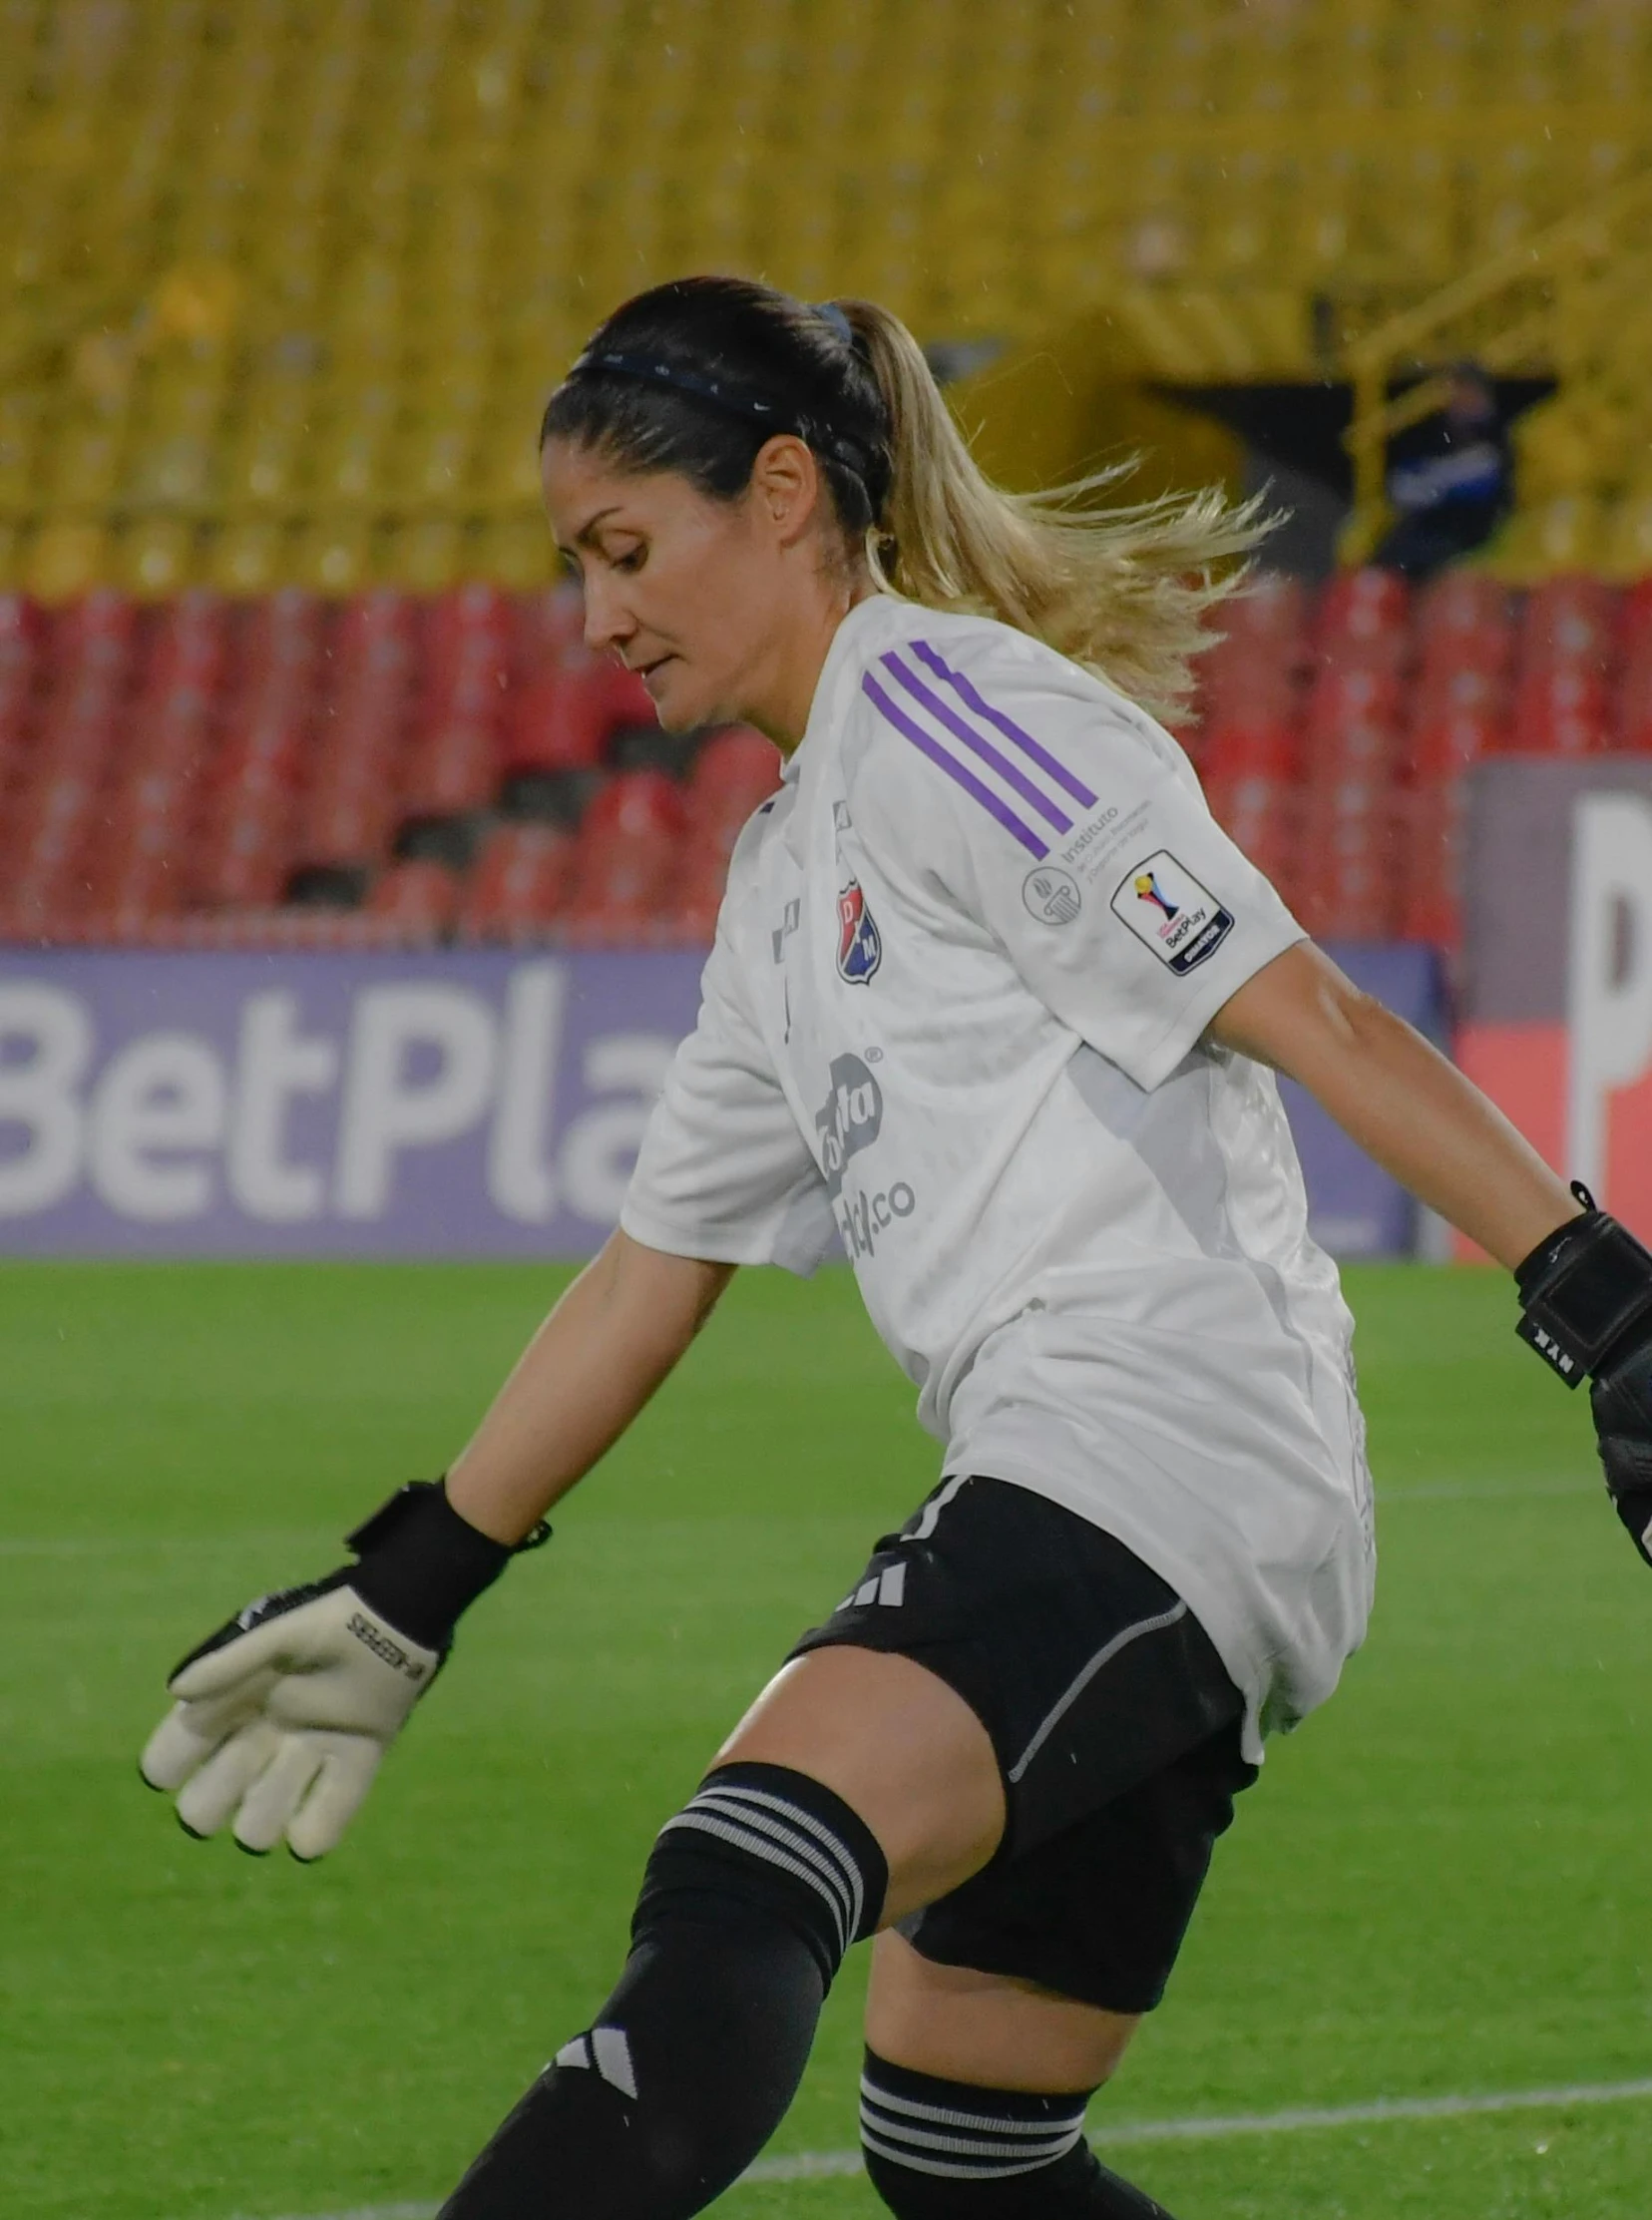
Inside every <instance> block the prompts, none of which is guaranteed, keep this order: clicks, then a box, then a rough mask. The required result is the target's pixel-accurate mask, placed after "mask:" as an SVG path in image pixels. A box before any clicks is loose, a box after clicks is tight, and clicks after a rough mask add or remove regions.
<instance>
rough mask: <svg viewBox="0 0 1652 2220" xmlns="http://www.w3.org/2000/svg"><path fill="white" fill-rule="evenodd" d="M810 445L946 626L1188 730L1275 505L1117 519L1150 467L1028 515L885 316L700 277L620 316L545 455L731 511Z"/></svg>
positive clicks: (878, 555)
mask: <svg viewBox="0 0 1652 2220" xmlns="http://www.w3.org/2000/svg"><path fill="white" fill-rule="evenodd" d="M782 431H789V432H794V433H796V434H797V436H798V437H799V438H800V439H804V440H806V441H807V442H808V444H809V447H810V448H811V450H812V451H813V453H814V455H815V457H816V459H817V460H818V462H819V463H820V466H821V469H822V471H823V473H824V475H825V479H826V483H827V486H828V488H829V490H830V493H831V497H832V501H833V503H834V505H835V507H836V511H837V517H838V521H839V523H840V524H841V525H842V527H843V529H844V533H845V536H846V538H847V539H848V540H849V542H850V543H851V545H852V546H853V547H855V548H857V549H858V550H859V551H861V552H862V553H863V554H864V556H865V560H866V563H867V567H868V569H869V571H870V572H871V575H872V578H873V580H874V582H875V583H876V585H877V586H878V587H879V588H880V589H882V590H884V591H887V592H891V593H895V594H899V595H903V596H904V597H905V598H906V599H907V600H908V601H911V602H916V603H918V604H919V606H920V607H921V608H924V609H937V610H959V611H968V612H970V613H972V614H974V615H977V616H985V617H995V618H997V619H998V620H999V621H1000V622H1001V623H1003V624H1006V625H1014V626H1015V627H1016V628H1017V630H1018V631H1021V632H1024V633H1029V634H1031V635H1032V638H1033V639H1034V640H1042V641H1046V642H1047V643H1048V644H1049V646H1050V647H1052V648H1054V649H1056V650H1058V652H1059V653H1060V654H1061V655H1063V656H1068V657H1070V658H1071V659H1072V661H1073V662H1074V663H1077V664H1081V665H1082V666H1084V668H1085V669H1087V670H1093V671H1095V672H1096V673H1097V675H1099V676H1101V677H1103V678H1106V679H1108V680H1109V681H1110V682H1111V683H1112V684H1114V685H1117V686H1121V687H1122V688H1123V689H1124V691H1125V692H1127V693H1130V694H1133V695H1134V696H1135V698H1136V699H1137V700H1138V701H1140V702H1142V703H1143V704H1144V705H1145V706H1146V707H1148V708H1150V709H1153V710H1156V711H1159V712H1161V713H1170V712H1173V711H1174V710H1175V709H1176V707H1177V705H1178V704H1179V703H1180V702H1181V701H1182V700H1183V699H1184V698H1185V696H1186V694H1187V692H1188V690H1189V687H1190V685H1191V683H1192V680H1191V674H1190V670H1189V665H1190V661H1191V659H1192V658H1193V657H1194V656H1195V655H1197V654H1198V653H1199V652H1200V650H1201V649H1203V648H1206V647H1208V646H1209V645H1210V642H1211V640H1212V638H1213V637H1214V636H1213V635H1212V634H1211V633H1210V632H1209V631H1208V629H1207V627H1206V624H1205V620H1206V618H1207V617H1208V616H1209V614H1210V612H1211V611H1212V610H1213V609H1214V608H1215V607H1216V606H1217V605H1218V604H1219V603H1220V602H1222V601H1224V600H1225V599H1226V598H1227V597H1228V595H1230V594H1231V593H1233V592H1234V591H1235V590H1236V589H1237V588H1238V587H1239V586H1240V585H1241V584H1242V583H1243V580H1244V576H1245V574H1244V570H1243V568H1242V559H1243V558H1244V557H1245V556H1246V555H1247V554H1248V553H1249V551H1250V550H1251V549H1252V548H1253V547H1255V545H1256V544H1257V542H1258V541H1259V540H1260V539H1261V538H1262V536H1263V534H1264V532H1265V531H1266V529H1267V526H1266V524H1265V522H1264V520H1263V516H1262V509H1261V499H1260V496H1258V497H1256V498H1254V499H1252V500H1251V501H1249V502H1246V503H1243V504H1241V505H1240V506H1238V507H1234V506H1233V505H1232V504H1230V502H1229V501H1228V500H1227V497H1226V495H1225V494H1224V493H1223V492H1222V491H1221V490H1220V489H1219V488H1214V487H1207V488H1206V489H1205V490H1204V492H1202V493H1196V494H1192V495H1166V496H1164V497H1163V498H1161V499H1160V500H1157V501H1144V502H1138V503H1136V504H1134V505H1133V506H1131V507H1126V508H1121V507H1116V506H1108V507H1101V506H1098V505H1097V504H1096V496H1097V495H1101V494H1107V495H1110V494H1111V493H1112V491H1113V489H1114V486H1115V483H1116V481H1117V479H1118V478H1119V477H1120V475H1122V474H1123V471H1124V470H1127V468H1128V465H1124V466H1121V468H1120V469H1115V470H1104V471H1101V472H1098V473H1095V474H1092V475H1091V476H1089V477H1085V478H1079V479H1076V480H1074V481H1073V482H1072V483H1071V484H1070V485H1065V486H1051V487H1049V488H1048V489H1046V490H1045V491H1044V492H1041V493H1006V492H1005V491H1004V490H1003V489H1002V488H1001V487H999V486H996V485H994V484H993V482H992V480H991V479H990V478H988V477H987V476H986V474H985V473H984V472H983V470H982V469H981V466H980V465H979V463H977V461H976V459H975V457H974V455H972V454H971V452H970V448H969V444H968V442H967V441H966V440H965V439H964V437H963V435H962V433H961V432H960V430H959V427H958V425H957V423H956V422H955V420H954V418H953V415H952V411H951V410H950V409H949V407H948V406H947V400H946V396H945V395H944V394H943V393H942V391H941V389H940V387H939V386H938V385H937V384H936V382H935V378H934V376H933V374H932V372H931V370H930V366H929V364H928V362H927V361H926V360H925V358H924V352H923V349H922V348H921V347H920V346H919V344H918V342H917V340H916V339H915V338H914V337H913V335H912V333H911V332H910V331H909V330H908V329H907V327H906V325H905V324H904V323H902V321H901V319H900V317H899V316H897V315H896V314H895V313H894V312H893V310H891V309H888V308H885V307H882V306H881V305H880V304H879V303H878V302H877V301H875V300H837V301H825V302H819V303H810V302H808V301H802V300H794V299H792V297H791V296H790V295H789V294H787V293H782V292H777V291H776V290H775V288H774V287H773V286H772V285H758V284H753V283H751V282H749V281H748V280H746V279H744V278H739V277H679V278H675V279H673V280H672V281H671V282H670V283H669V284H665V285H655V286H654V287H652V289H651V290H650V291H648V292H645V293H638V294H637V296H636V298H635V299H634V300H627V301H626V302H625V304H624V306H623V307H622V308H618V309H616V310H615V312H614V314H613V315H612V316H610V318H609V319H608V321H607V323H605V324H604V325H603V327H602V329H601V330H600V331H599V332H598V333H597V336H596V337H595V338H594V339H593V340H592V342H591V344H590V346H589V347H587V349H586V351H585V353H584V354H582V355H581V357H580V359H579V361H578V362H576V363H575V365H574V367H573V369H572V370H571V371H570V372H569V373H568V376H567V377H566V378H565V379H564V381H563V383H562V384H561V385H559V386H558V388H557V390H556V392H555V393H553V394H552V396H551V403H550V406H549V407H548V408H547V409H546V412H545V421H544V424H543V425H542V426H541V430H540V440H541V444H542V445H543V443H544V442H545V441H546V440H547V439H551V438H557V439H566V440H570V441H572V442H574V443H575V444H576V445H581V446H589V447H593V448H596V449H597V450H599V452H602V453H604V454H607V455H609V456H611V457H612V458H613V459H614V460H615V461H616V462H617V463H618V464H619V465H620V468H621V469H627V470H635V471H650V470H671V471H676V472H678V473H679V474H680V475H681V476H682V477H684V478H686V479H688V480H689V482H690V483H691V484H693V485H695V486H697V487H698V488H699V490H700V491H701V492H702V493H706V494H709V495H711V496H713V497H714V498H716V499H719V500H723V501H732V500H734V499H735V498H736V497H737V496H738V495H740V494H741V493H743V492H744V491H745V489H746V487H747V486H749V485H750V483H751V468H752V465H753V463H754V462H755V461H756V460H757V456H758V452H759V450H760V449H761V448H762V445H763V442H764V441H765V440H767V439H771V438H773V436H774V434H775V433H776V432H782Z"/></svg>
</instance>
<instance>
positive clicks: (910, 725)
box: [861, 670, 1049, 863]
mask: <svg viewBox="0 0 1652 2220" xmlns="http://www.w3.org/2000/svg"><path fill="white" fill-rule="evenodd" d="M861 691H862V692H863V693H864V694H865V695H866V698H867V699H868V700H869V701H870V702H871V704H872V706H873V707H874V708H875V709H876V710H877V711H878V713H879V715H880V716H882V717H883V718H885V719H886V721H887V722H888V723H890V724H892V725H894V727H895V729H896V731H897V732H899V733H900V734H901V735H902V737H903V738H904V739H908V740H910V741H911V742H912V744H913V746H914V747H915V748H917V749H918V750H919V752H920V753H921V754H924V755H927V756H928V757H929V759H930V761H931V762H932V763H934V764H935V765H936V766H937V768H939V769H941V770H944V771H945V772H946V774H947V776H948V777H949V778H950V779H953V780H954V781H956V783H957V784H958V785H960V786H962V787H963V789H964V791H965V793H967V794H969V795H970V796H971V797H972V798H973V799H974V800H976V801H978V802H980V804H981V806H982V808H983V809H985V810H986V811H987V812H988V814H989V815H990V816H994V817H996V818H997V819H998V821H999V823H1000V824H1001V825H1002V826H1003V827H1004V829H1005V831H1006V832H1008V833H1010V834H1012V835H1013V836H1014V837H1015V838H1016V839H1017V840H1019V841H1020V842H1021V844H1022V846H1023V847H1024V848H1025V849H1026V850H1027V851H1028V853H1029V854H1030V855H1033V856H1036V857H1037V859H1038V861H1039V862H1040V863H1041V862H1042V861H1043V859H1044V857H1045V856H1046V855H1048V853H1049V847H1048V844H1047V842H1045V841H1042V840H1040V839H1039V838H1038V835H1037V834H1036V833H1035V832H1034V831H1033V830H1032V826H1031V825H1028V824H1024V823H1023V822H1022V820H1021V818H1019V817H1018V816H1017V815H1016V812H1015V811H1014V810H1013V809H1012V808H1011V807H1010V805H1009V803H1008V802H1006V801H1003V800H1001V799H1000V797H999V796H998V795H997V794H995V793H994V792H993V789H992V788H991V787H990V786H984V785H983V784H982V782H981V780H980V779H979V778H977V776H976V774H975V772H974V771H972V770H970V769H968V768H967V767H966V766H965V765H964V764H963V763H961V762H960V761H959V760H958V758H957V756H956V755H951V754H949V753H948V751H947V750H946V749H945V748H944V747H943V746H942V745H941V742H940V741H939V740H938V739H936V738H935V737H934V736H933V735H932V734H931V733H928V732H926V731H925V730H924V727H923V726H922V725H921V724H918V723H915V722H914V720H913V719H912V718H911V717H909V716H908V715H907V713H906V711H905V710H904V709H901V708H898V707H897V706H896V704H895V703H894V702H893V701H891V699H890V698H889V696H888V694H887V693H885V691H884V689H883V687H882V686H881V685H879V683H878V681H877V679H876V678H874V677H873V675H872V673H871V671H870V670H868V671H867V672H865V674H864V675H863V676H862V678H861Z"/></svg>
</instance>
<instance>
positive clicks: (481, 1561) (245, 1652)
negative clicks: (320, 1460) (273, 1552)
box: [139, 1481, 551, 1863]
mask: <svg viewBox="0 0 1652 2220" xmlns="http://www.w3.org/2000/svg"><path fill="white" fill-rule="evenodd" d="M550 1534H551V1530H550V1528H549V1527H548V1526H546V1525H545V1523H544V1521H543V1520H542V1521H541V1523H540V1525H539V1526H538V1527H537V1528H536V1529H535V1530H534V1532H533V1534H531V1535H530V1536H529V1537H528V1540H527V1541H526V1542H524V1543H523V1544H521V1546H520V1547H521V1548H522V1549H524V1550H530V1549H536V1548H538V1546H539V1545H540V1544H541V1543H542V1542H546V1541H549V1539H550ZM345 1547H346V1548H347V1549H350V1550H353V1551H354V1552H355V1553H356V1558H357V1561H356V1562H355V1563H354V1564H352V1565H344V1566H342V1567H341V1568H340V1569H339V1570H338V1571H336V1572H330V1573H329V1574H328V1575H327V1576H326V1578H325V1579H322V1580H315V1581H312V1582H310V1583H309V1584H308V1585H307V1586H304V1587H293V1588H283V1589H281V1590H280V1591H279V1592H278V1593H277V1594H274V1595H261V1596H259V1597H258V1598H257V1600H256V1601H255V1602H252V1603H249V1604H248V1605H247V1606H246V1608H245V1609H244V1610H243V1611H241V1612H239V1613H238V1614H237V1615H236V1616H235V1617H234V1618H232V1619H230V1620H229V1621H228V1623H227V1624H226V1625H223V1626H220V1627H219V1628H218V1630H217V1632H216V1633H214V1634H209V1635H208V1636H207V1640H206V1641H204V1642H203V1643H202V1644H201V1646H200V1648H199V1649H193V1650H192V1651H191V1652H190V1654H189V1656H188V1657H186V1658H185V1659H184V1661H183V1663H182V1664H180V1665H179V1666H178V1668H177V1669H176V1671H175V1672H174V1673H173V1675H172V1677H171V1679H170V1680H169V1681H168V1683H167V1686H168V1690H169V1692H170V1693H171V1694H172V1695H173V1696H175V1697H176V1698H177V1699H178V1700H177V1701H176V1702H175V1704H174V1706H173V1708H172V1710H171V1711H170V1712H169V1713H168V1714H167V1716H166V1718H165V1719H163V1720H162V1722H161V1724H160V1726H159V1727H157V1728H156V1730H155V1732H154V1734H153V1735H152V1736H151V1737H150V1740H149V1743H148V1745H147V1746H146V1748H145V1750H144V1754H143V1756H142V1758H141V1759H140V1760H139V1770H140V1771H141V1772H142V1774H143V1777H144V1779H145V1780H146V1781H147V1782H148V1783H149V1785H150V1787H151V1788H155V1789H161V1790H165V1791H169V1792H170V1791H172V1790H177V1791H178V1792H179V1794H178V1817H179V1820H180V1822H181V1824H182V1825H183V1827H184V1829H185V1831H186V1832H187V1833H189V1834H192V1835H197V1836H201V1837H205V1836H207V1835H211V1834H215V1833H216V1832H217V1830H218V1829H219V1828H220V1827H221V1826H222V1825H223V1823H224V1821H225V1820H226V1819H229V1818H231V1816H232V1817H233V1833H234V1839H235V1841H236V1842H237V1843H238V1844H239V1845H240V1847H241V1849H243V1850H249V1851H252V1852H254V1853H258V1854H261V1853H263V1852H265V1851H269V1850H273V1849H274V1847H275V1845H276V1844H277V1843H278V1842H280V1841H281V1840H282V1838H283V1837H284V1838H285V1840H286V1844H287V1847H288V1849H289V1850H290V1851H291V1852H292V1855H293V1856H294V1857H295V1858H298V1859H301V1860H303V1861H304V1862H306V1863H307V1862H308V1861H310V1860H311V1859H315V1858H319V1857H322V1856H323V1855H324V1854H325V1853H326V1852H327V1851H329V1850H331V1849H332V1848H333V1847H334V1846H335V1845H336V1843H337V1842H338V1839H339V1837H340V1836H341V1835H342V1834H343V1832H344V1829H345V1828H346V1827H347V1826H348V1824H349V1822H350V1820H351V1819H352V1818H353V1817H354V1815H355V1812H356V1809H357V1807H358V1806H359V1805H360V1803H361V1800H362V1798H363V1797H364V1796H365V1795H366V1793H367V1791H368V1789H369V1787H370V1786H371V1785H372V1780H373V1775H374V1774H375V1773H376V1772H377V1771H378V1768H379V1764H380V1761H381V1760H382V1758H383V1756H384V1753H385V1751H386V1750H387V1749H388V1748H389V1746H390V1744H391V1743H392V1742H393V1741H394V1739H395V1737H396V1735H397V1733H398V1732H399V1731H400V1729H401V1726H402V1722H403V1721H404V1720H405V1719H406V1717H407V1714H408V1713H409V1712H410V1711H411V1710H412V1708H413V1706H414V1704H415V1703H417V1702H418V1700H419V1698H420V1697H421V1696H422V1695H423V1694H424V1692H425V1690H426V1689H427V1688H428V1687H429V1686H430V1684H431V1682H432V1681H433V1680H434V1679H435V1677H436V1675H437V1673H438V1672H439V1671H440V1670H441V1668H442V1666H443V1664H444V1663H445V1661H446V1659H447V1654H448V1651H449V1650H450V1648H451V1647H452V1645H453V1630H454V1627H455V1625H456V1624H457V1622H458V1620H459V1616H460V1614H461V1613H462V1612H463V1611H464V1610H465V1609H466V1608H467V1607H468V1606H469V1605H470V1604H471V1603H473V1602H475V1600H476V1598H477V1597H478V1596H479V1595H480V1594H481V1593H482V1592H483V1591H484V1589H486V1588H489V1587H491V1586H492V1585H493V1583H494V1581H495V1580H497V1579H498V1577H499V1575H500V1573H501V1572H503V1571H504V1569H505V1566H506V1565H507V1563H508V1562H509V1561H510V1559H511V1557H512V1556H513V1555H514V1554H516V1553H515V1552H513V1551H512V1550H511V1549H510V1548H509V1547H508V1546H507V1545H506V1544H504V1543H502V1542H495V1541H493V1540H492V1539H491V1537H490V1536H488V1535H485V1534H482V1533H479V1532H478V1530H477V1529H476V1528H475V1527H473V1526H472V1525H471V1524H470V1523H469V1521H468V1520H465V1519H462V1518H461V1517H460V1516H459V1514H458V1512H456V1511H455V1510H454V1509H453V1507H452V1505H451V1504H450V1503H449V1502H448V1500H447V1490H446V1488H445V1486H444V1485H443V1484H442V1483H441V1482H440V1481H414V1482H411V1483H410V1484H409V1485H408V1486H407V1487H405V1488H402V1489H399V1490H398V1491H397V1492H396V1494H395V1495H393V1496H392V1497H391V1498H390V1500H389V1502H388V1503H386V1504H385V1505H383V1506H382V1507H381V1509H379V1510H378V1511H376V1512H375V1513H374V1514H373V1516H372V1518H370V1519H369V1520H368V1521H367V1522H366V1524H365V1525H364V1526H361V1527H358V1528H357V1529H356V1531H355V1533H354V1534H352V1535H350V1536H349V1537H348V1538H347V1540H346V1543H345Z"/></svg>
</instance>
